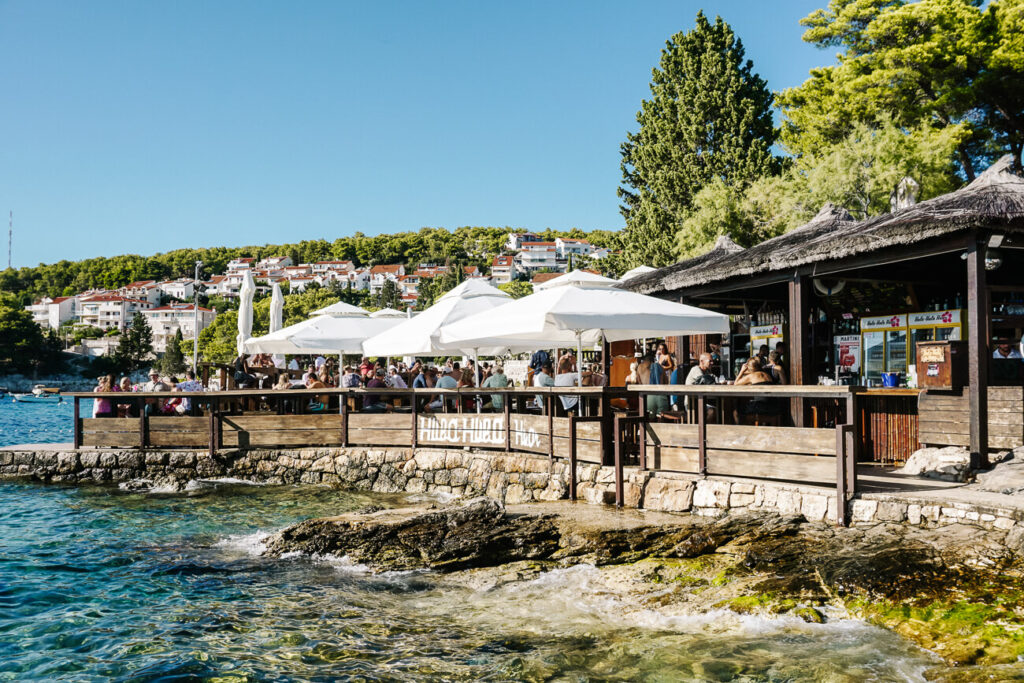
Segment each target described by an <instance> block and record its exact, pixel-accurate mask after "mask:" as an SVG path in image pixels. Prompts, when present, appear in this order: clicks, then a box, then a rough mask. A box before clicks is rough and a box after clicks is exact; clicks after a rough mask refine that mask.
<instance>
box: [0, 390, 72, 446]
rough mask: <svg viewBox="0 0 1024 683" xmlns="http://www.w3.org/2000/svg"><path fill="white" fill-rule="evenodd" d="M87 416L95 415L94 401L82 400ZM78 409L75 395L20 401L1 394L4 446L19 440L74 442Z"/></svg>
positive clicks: (0, 422)
mask: <svg viewBox="0 0 1024 683" xmlns="http://www.w3.org/2000/svg"><path fill="white" fill-rule="evenodd" d="M81 411H82V416H83V417H89V416H91V415H92V401H91V400H89V399H86V400H84V401H82V405H81ZM74 412H75V409H74V405H73V403H72V401H71V399H64V401H63V402H61V403H55V404H51V403H16V402H15V401H14V399H13V398H11V397H10V396H4V397H2V398H0V446H10V445H13V444H19V443H71V442H72V440H73V439H74V434H73V432H72V428H71V422H72V416H73V415H74Z"/></svg>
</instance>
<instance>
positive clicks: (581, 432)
mask: <svg viewBox="0 0 1024 683" xmlns="http://www.w3.org/2000/svg"><path fill="white" fill-rule="evenodd" d="M554 429H555V436H556V437H565V438H568V436H569V418H567V417H556V418H555V420H554ZM576 438H577V439H579V440H581V441H600V440H601V424H600V423H599V422H577V423H576Z"/></svg>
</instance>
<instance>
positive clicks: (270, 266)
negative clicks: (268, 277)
mask: <svg viewBox="0 0 1024 683" xmlns="http://www.w3.org/2000/svg"><path fill="white" fill-rule="evenodd" d="M290 265H292V258H291V256H271V257H270V258H265V259H262V260H260V261H259V262H257V263H256V268H257V269H259V270H281V269H282V268H286V267H288V266H290Z"/></svg>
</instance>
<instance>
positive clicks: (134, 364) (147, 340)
mask: <svg viewBox="0 0 1024 683" xmlns="http://www.w3.org/2000/svg"><path fill="white" fill-rule="evenodd" d="M152 355H153V330H152V329H151V328H150V326H149V323H148V322H147V321H146V316H144V315H142V314H141V313H136V314H135V317H134V318H132V324H131V325H130V326H129V327H128V329H126V330H125V331H124V333H122V334H121V341H119V342H118V344H117V349H115V350H114V358H115V359H116V360H117V362H118V364H119V365H120V366H121V367H122V368H124V369H126V370H136V369H138V368H140V367H142V365H143V364H144V363H145V362H146V361H147V360H148V359H149V357H150V356H152Z"/></svg>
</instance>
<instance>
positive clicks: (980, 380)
mask: <svg viewBox="0 0 1024 683" xmlns="http://www.w3.org/2000/svg"><path fill="white" fill-rule="evenodd" d="M987 308H988V291H987V289H986V287H985V250H984V247H983V246H982V245H981V244H979V243H978V240H977V239H976V238H972V239H971V240H970V241H969V242H968V244H967V358H968V361H967V362H968V366H969V367H968V376H969V379H970V385H969V387H968V389H967V393H968V399H969V400H968V403H969V405H970V420H971V425H970V427H971V440H970V449H971V467H972V468H975V469H977V468H980V467H987V466H988V339H986V337H985V330H986V329H987V322H986V319H987V318H988V311H987Z"/></svg>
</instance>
